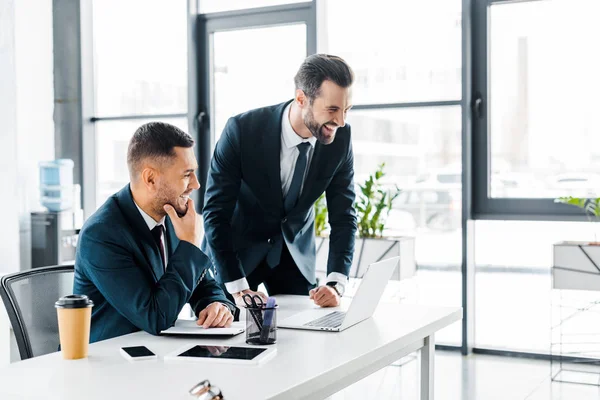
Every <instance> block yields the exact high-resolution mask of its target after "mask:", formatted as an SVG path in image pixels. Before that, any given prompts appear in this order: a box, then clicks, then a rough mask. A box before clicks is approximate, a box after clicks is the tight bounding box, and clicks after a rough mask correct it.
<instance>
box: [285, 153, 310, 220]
mask: <svg viewBox="0 0 600 400" xmlns="http://www.w3.org/2000/svg"><path fill="white" fill-rule="evenodd" d="M309 147H310V143H308V142H304V143H300V144H299V145H298V152H299V154H298V159H297V160H296V167H295V168H294V175H292V183H291V184H290V188H289V190H288V192H287V195H286V196H285V200H284V202H283V206H284V209H285V212H286V213H288V212H290V210H291V209H292V208H294V206H295V205H296V203H297V202H298V197H299V196H300V189H301V188H302V181H304V173H305V172H306V164H308V149H309Z"/></svg>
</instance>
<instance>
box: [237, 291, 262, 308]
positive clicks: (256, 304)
mask: <svg viewBox="0 0 600 400" xmlns="http://www.w3.org/2000/svg"><path fill="white" fill-rule="evenodd" d="M242 299H243V300H244V303H246V306H247V307H249V308H263V307H264V305H265V302H264V301H263V299H262V297H260V296H258V295H256V294H252V295H251V294H248V293H246V294H245V295H243V296H242Z"/></svg>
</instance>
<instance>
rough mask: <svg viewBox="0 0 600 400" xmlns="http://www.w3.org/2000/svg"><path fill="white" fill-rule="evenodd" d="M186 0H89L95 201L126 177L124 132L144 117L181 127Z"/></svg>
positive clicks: (183, 123)
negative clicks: (91, 6) (91, 22)
mask: <svg viewBox="0 0 600 400" xmlns="http://www.w3.org/2000/svg"><path fill="white" fill-rule="evenodd" d="M186 16H187V2H186V1H185V0H176V1H168V2H167V1H162V0H128V1H118V0H102V1H94V2H93V41H94V64H95V69H94V78H95V86H96V90H95V108H96V110H95V111H96V112H95V117H94V120H95V121H96V129H95V134H96V145H95V157H94V158H93V159H91V158H90V159H86V160H84V162H96V171H97V172H96V182H95V184H96V191H95V192H96V207H99V206H100V205H101V204H102V203H103V202H104V201H105V199H106V198H107V197H108V196H110V195H111V194H112V193H114V192H116V191H118V190H119V189H120V188H121V187H123V185H125V184H126V183H127V182H128V181H129V175H128V172H127V164H126V154H127V144H128V142H129V139H130V138H131V136H132V135H133V133H134V132H135V130H136V128H137V127H139V126H140V125H142V124H143V123H145V122H149V121H163V122H168V123H172V124H174V125H176V126H178V127H180V128H182V129H183V130H184V131H186V132H187V131H188V129H187V120H186V115H187V95H188V94H187V17H186Z"/></svg>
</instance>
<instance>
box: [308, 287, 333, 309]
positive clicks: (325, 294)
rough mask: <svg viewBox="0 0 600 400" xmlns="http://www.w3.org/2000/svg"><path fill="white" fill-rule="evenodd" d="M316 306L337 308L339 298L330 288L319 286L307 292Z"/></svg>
mask: <svg viewBox="0 0 600 400" xmlns="http://www.w3.org/2000/svg"><path fill="white" fill-rule="evenodd" d="M308 295H309V296H310V298H311V299H312V300H313V301H314V302H315V304H316V305H318V306H321V307H337V306H339V305H340V296H339V295H338V293H337V292H336V290H335V289H334V288H332V287H331V286H319V287H318V288H315V289H312V290H311V291H310V292H308Z"/></svg>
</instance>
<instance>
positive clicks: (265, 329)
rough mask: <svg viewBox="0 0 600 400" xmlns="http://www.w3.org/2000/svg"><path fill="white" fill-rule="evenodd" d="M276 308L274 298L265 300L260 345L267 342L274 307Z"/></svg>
mask: <svg viewBox="0 0 600 400" xmlns="http://www.w3.org/2000/svg"><path fill="white" fill-rule="evenodd" d="M276 306H277V302H276V301H275V297H269V298H268V299H267V305H266V307H265V318H264V321H263V326H262V329H261V331H260V341H261V342H262V343H267V341H268V340H269V331H270V330H271V324H272V323H273V313H274V312H275V307H276Z"/></svg>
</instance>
